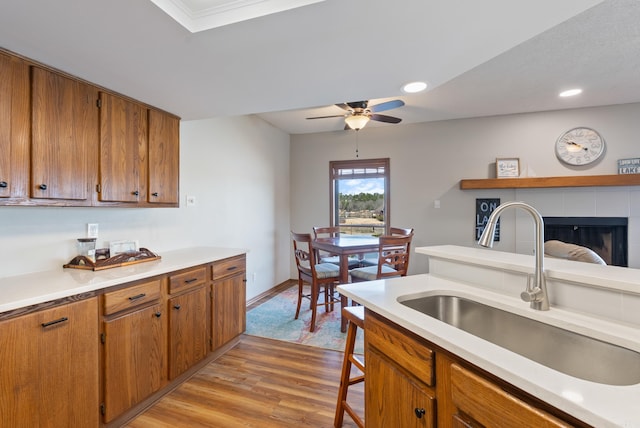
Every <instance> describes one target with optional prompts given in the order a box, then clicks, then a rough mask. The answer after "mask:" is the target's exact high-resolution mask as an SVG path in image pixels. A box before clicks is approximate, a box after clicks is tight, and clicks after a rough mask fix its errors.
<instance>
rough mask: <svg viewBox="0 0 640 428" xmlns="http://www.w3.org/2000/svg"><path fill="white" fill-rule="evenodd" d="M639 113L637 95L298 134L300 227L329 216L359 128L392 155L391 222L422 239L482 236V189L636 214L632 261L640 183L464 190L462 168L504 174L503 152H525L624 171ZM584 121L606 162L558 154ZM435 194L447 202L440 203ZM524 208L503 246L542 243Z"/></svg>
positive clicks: (532, 168) (294, 218)
mask: <svg viewBox="0 0 640 428" xmlns="http://www.w3.org/2000/svg"><path fill="white" fill-rule="evenodd" d="M399 114H400V112H399ZM639 119H640V104H627V105H618V106H609V107H595V108H587V109H574V110H562V111H555V112H542V113H532V114H518V115H508V116H495V117H486V118H476V119H460V120H450V121H441V122H432V123H421V124H411V125H398V126H391V125H387V126H384V127H378V128H373V127H371V128H365V129H363V130H362V131H359V133H358V135H356V133H355V132H344V131H339V132H333V133H319V134H306V135H293V136H292V138H291V228H292V229H293V230H297V231H304V230H311V227H312V226H315V225H323V224H328V223H329V218H330V216H329V161H331V160H342V159H354V158H355V148H356V138H358V146H359V154H360V158H362V159H367V158H380V157H389V158H390V159H391V166H390V170H391V223H392V225H394V226H398V227H414V228H415V229H416V232H415V233H416V235H415V238H414V245H416V246H423V245H438V244H455V245H464V246H472V245H475V241H474V223H475V218H474V217H475V200H476V198H500V199H501V201H502V202H506V201H509V200H522V201H525V202H530V203H532V204H533V205H534V206H536V207H537V208H538V209H539V211H540V212H541V214H542V215H543V216H553V215H558V216H563V215H567V216H569V215H571V216H573V215H584V216H593V215H603V216H613V215H615V216H624V217H627V216H628V217H629V224H630V226H629V243H630V247H629V259H630V265H631V266H633V267H640V245H639V243H640V188H639V187H638V186H634V187H619V188H618V187H616V188H604V187H601V188H585V189H573V188H561V189H535V190H517V191H516V190H466V191H462V190H460V189H459V187H458V186H459V181H460V179H462V178H489V177H495V165H494V162H495V158H496V157H518V158H520V162H521V169H522V170H523V175H525V176H526V175H529V176H536V175H537V176H565V175H599V174H616V173H617V160H618V159H621V158H629V157H639V156H640V145H638V137H637V136H638V135H640V120H639ZM577 126H587V127H591V128H594V129H596V130H597V131H599V132H600V134H601V135H602V136H603V137H604V139H605V140H606V142H607V153H606V154H605V156H604V158H603V159H602V160H601V161H600V162H599V163H598V164H597V165H593V166H591V167H587V168H585V167H580V168H578V167H575V168H568V167H566V166H564V165H563V164H561V163H560V162H559V161H558V160H557V159H556V157H555V152H554V144H555V141H556V140H557V138H558V136H560V134H562V133H563V132H564V131H567V130H569V129H571V128H574V127H577ZM435 200H439V201H440V204H441V208H439V209H437V208H434V201H435ZM517 218H518V221H517V222H516V215H515V214H514V213H509V212H506V213H505V214H504V215H503V218H502V221H501V241H500V242H499V243H496V246H495V248H496V249H500V250H502V251H516V247H517V251H518V252H523V253H527V252H530V251H532V249H533V246H532V245H531V236H532V233H533V232H529V228H530V229H531V230H533V226H531V225H530V224H529V220H528V219H527V218H526V217H523V216H520V215H518V216H517ZM516 223H518V226H517V227H516ZM531 224H532V223H531ZM516 229H517V233H516ZM516 244H517V245H516ZM410 271H411V273H417V272H426V271H427V261H426V257H421V256H414V257H413V258H412V261H411V266H410ZM292 275H293V273H292Z"/></svg>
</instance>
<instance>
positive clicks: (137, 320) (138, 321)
mask: <svg viewBox="0 0 640 428" xmlns="http://www.w3.org/2000/svg"><path fill="white" fill-rule="evenodd" d="M162 313H163V310H162V307H161V306H160V305H155V306H150V307H146V308H143V309H139V310H137V311H134V312H130V313H127V314H125V315H122V316H120V317H118V318H115V319H112V320H108V321H105V322H104V335H105V336H104V358H103V361H104V382H103V385H104V421H105V422H109V421H111V420H112V419H113V418H115V417H116V416H118V415H120V414H121V413H123V412H124V411H126V410H128V409H129V408H131V407H133V406H134V405H136V404H138V403H139V402H140V401H142V400H144V399H145V398H146V397H148V396H149V395H151V394H153V393H154V392H156V391H158V390H159V389H160V388H161V387H163V386H164V384H165V383H166V380H167V374H166V373H167V357H166V342H165V337H166V334H165V331H166V330H165V327H164V320H163V317H162Z"/></svg>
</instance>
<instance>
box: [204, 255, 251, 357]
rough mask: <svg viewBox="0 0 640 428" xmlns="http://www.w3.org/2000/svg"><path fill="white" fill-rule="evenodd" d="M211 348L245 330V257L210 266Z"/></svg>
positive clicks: (218, 346)
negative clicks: (211, 280) (211, 282)
mask: <svg viewBox="0 0 640 428" xmlns="http://www.w3.org/2000/svg"><path fill="white" fill-rule="evenodd" d="M211 272H212V277H213V284H212V292H211V336H212V349H213V350H215V349H218V348H220V347H221V346H223V345H224V344H225V343H227V342H229V341H230V340H231V339H233V338H234V337H237V336H238V335H239V334H240V333H242V332H243V331H245V330H246V328H247V322H246V305H247V304H246V301H247V297H246V287H245V283H246V258H245V256H244V255H242V256H239V257H232V258H229V259H225V260H222V261H220V262H217V263H214V264H213V265H212V267H211Z"/></svg>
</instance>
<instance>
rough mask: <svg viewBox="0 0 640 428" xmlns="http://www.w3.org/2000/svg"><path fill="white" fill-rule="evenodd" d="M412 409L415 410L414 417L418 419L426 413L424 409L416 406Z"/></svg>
mask: <svg viewBox="0 0 640 428" xmlns="http://www.w3.org/2000/svg"><path fill="white" fill-rule="evenodd" d="M413 411H414V412H416V418H418V419H422V417H423V416H424V414H425V413H427V412H426V411H425V410H424V409H419V408H417V407H416V408H415V409H414V410H413Z"/></svg>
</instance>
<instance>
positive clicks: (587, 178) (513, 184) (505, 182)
mask: <svg viewBox="0 0 640 428" xmlns="http://www.w3.org/2000/svg"><path fill="white" fill-rule="evenodd" d="M599 186H640V174H619V175H582V176H566V177H526V178H484V179H467V180H460V189H462V190H472V189H519V188H544V187H599Z"/></svg>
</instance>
